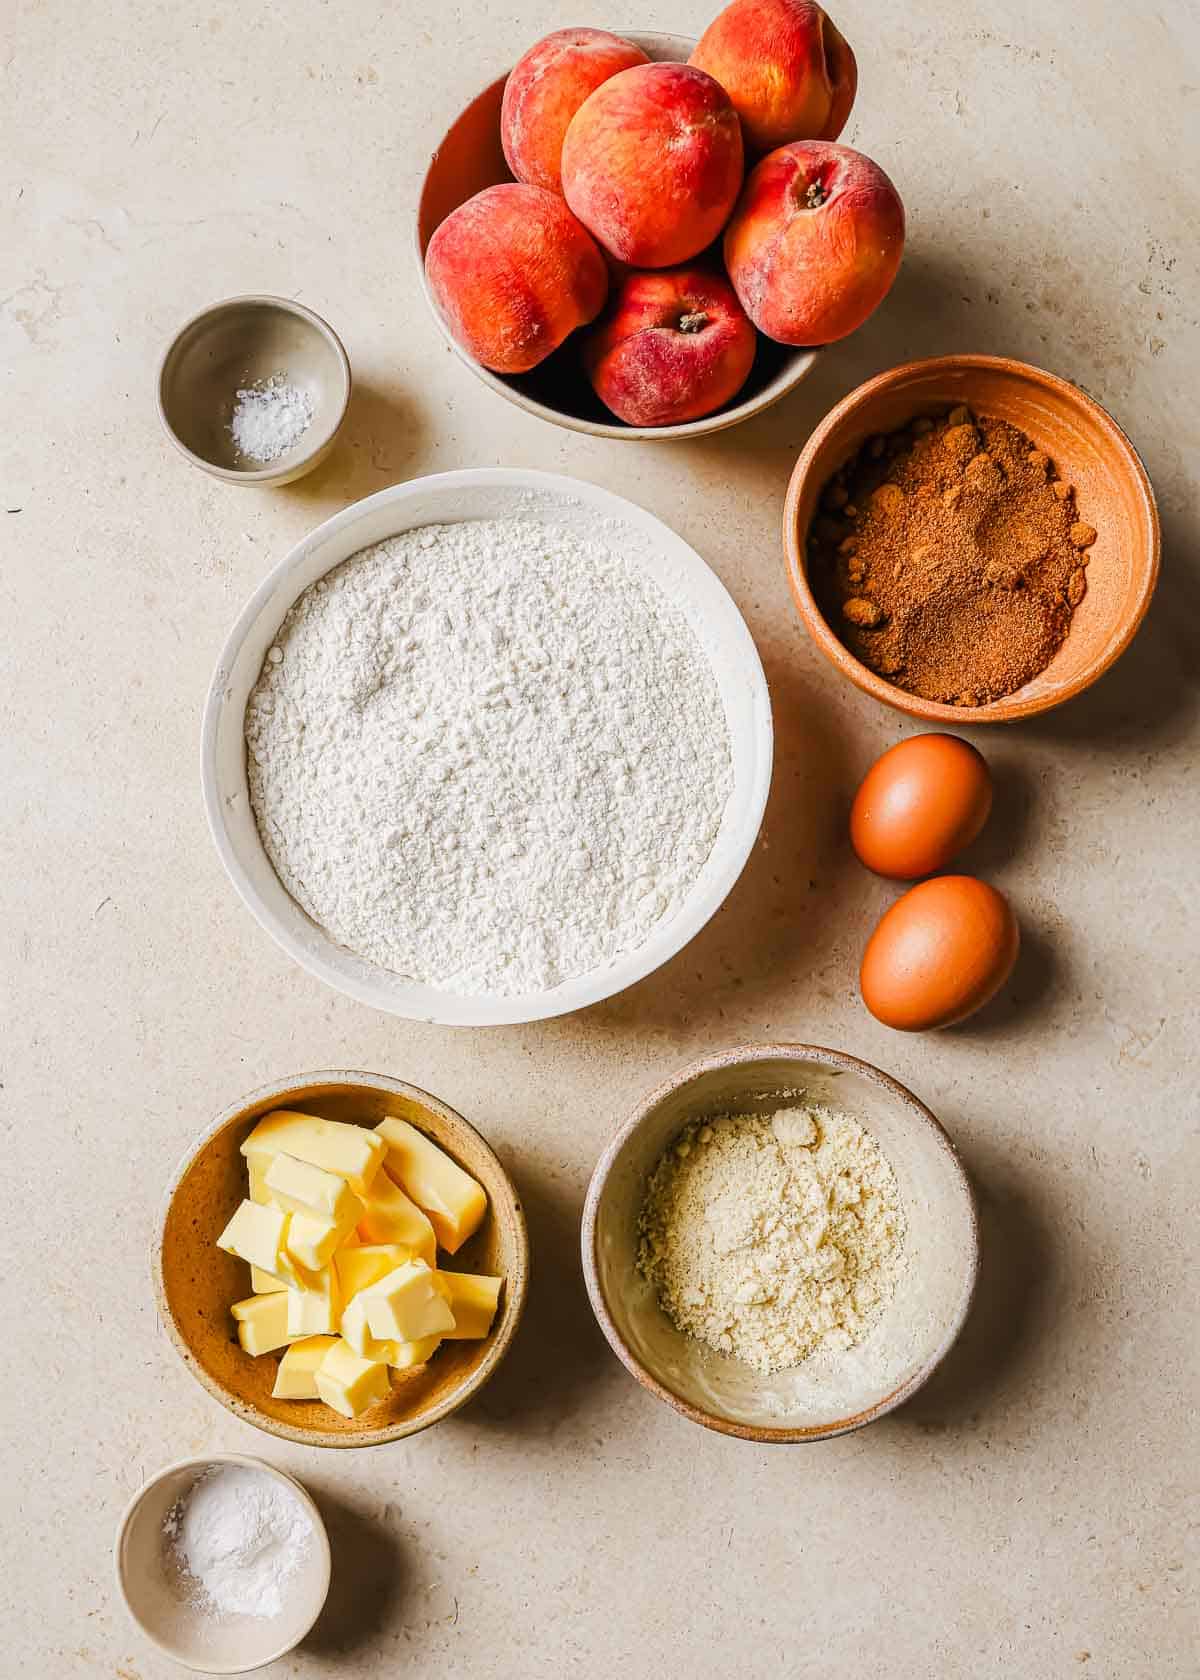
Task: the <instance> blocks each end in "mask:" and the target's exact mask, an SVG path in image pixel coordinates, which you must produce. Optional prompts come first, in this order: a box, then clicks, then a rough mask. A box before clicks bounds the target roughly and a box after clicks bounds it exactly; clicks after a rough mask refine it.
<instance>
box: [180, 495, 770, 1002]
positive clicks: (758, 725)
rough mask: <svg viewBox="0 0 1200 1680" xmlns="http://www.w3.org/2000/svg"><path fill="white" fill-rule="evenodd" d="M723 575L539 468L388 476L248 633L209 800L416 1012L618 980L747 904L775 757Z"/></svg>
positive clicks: (307, 915)
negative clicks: (745, 873)
mask: <svg viewBox="0 0 1200 1680" xmlns="http://www.w3.org/2000/svg"><path fill="white" fill-rule="evenodd" d="M771 757H772V728H771V712H770V702H769V698H768V694H767V686H766V680H765V678H764V676H763V671H762V665H761V662H760V660H759V657H758V653H757V650H756V649H755V646H754V643H753V641H752V639H751V637H750V634H749V631H748V630H747V628H746V625H745V623H744V622H743V620H742V617H741V615H740V613H739V612H738V610H737V608H736V606H735V605H734V603H733V601H732V600H731V599H730V597H729V595H728V593H727V592H726V590H725V588H724V587H723V585H722V584H721V583H720V581H719V580H718V578H717V577H716V576H715V574H714V573H713V572H712V571H711V570H710V569H709V567H708V566H707V565H706V564H705V563H704V561H703V560H701V558H700V557H699V555H698V554H697V553H696V552H695V551H694V550H693V549H692V548H690V547H689V546H688V545H687V544H686V543H685V542H683V541H682V539H681V538H680V537H678V536H677V535H676V534H675V533H674V532H673V531H671V530H670V529H669V528H668V527H667V526H665V525H664V524H662V522H661V521H660V520H658V519H655V518H654V517H653V516H652V515H651V514H649V513H647V512H645V511H644V510H643V509H642V508H639V507H636V506H635V505H634V504H633V503H631V502H627V501H625V500H624V499H623V498H622V497H620V496H615V495H613V494H612V493H611V492H609V491H606V490H601V489H599V488H597V487H596V486H594V485H590V484H585V483H582V482H580V481H579V480H576V479H570V478H563V477H559V476H558V475H556V474H552V473H542V472H532V471H525V470H522V469H518V468H472V469H467V470H463V471H460V472H450V473H440V474H437V475H435V476H433V477H429V478H421V479H415V480H413V481H412V482H410V483H408V484H401V485H396V486H394V487H393V488H391V489H389V490H383V491H381V492H380V493H379V494H378V495H375V496H370V497H368V498H366V500H364V501H361V502H358V503H356V504H355V505H354V506H352V507H349V508H346V509H345V510H344V511H343V512H342V513H339V514H336V515H335V516H334V517H333V518H332V519H329V520H327V521H326V522H325V523H324V524H323V525H321V526H319V527H318V528H317V529H316V530H315V531H314V532H312V534H311V535H310V536H308V537H306V538H305V539H304V540H303V541H302V542H300V543H299V544H298V545H297V546H296V547H295V548H294V549H293V550H292V552H291V553H290V554H289V555H288V556H287V558H286V559H285V560H283V561H282V562H281V563H280V565H279V566H277V567H276V569H275V570H274V571H273V572H272V573H271V574H270V576H269V577H267V578H266V579H265V580H264V582H263V583H262V585H261V586H260V588H259V589H258V590H257V591H256V593H255V594H254V596H253V597H252V599H251V600H250V601H249V602H248V603H247V605H246V607H245V609H244V610H243V612H242V613H241V615H240V617H239V618H238V621H237V623H236V624H235V625H234V627H233V630H232V632H231V633H230V636H229V639H228V641H227V642H226V645H225V647H224V650H223V651H222V654H221V658H220V661H219V663H218V666H217V669H216V672H215V674H214V677H213V682H212V686H211V689H210V691H209V695H208V700H207V703H206V706H205V712H204V722H203V734H202V774H203V787H204V799H205V806H206V809H207V812H208V819H209V824H210V826H211V829H212V833H213V838H214V840H215V842H216V846H217V850H218V852H219V854H220V857H221V861H222V863H223V864H224V866H225V868H226V870H227V872H228V874H229V877H230V879H231V880H232V882H233V884H234V886H235V887H236V888H237V890H238V892H239V893H240V894H241V896H242V898H243V899H244V901H245V903H246V904H247V905H248V906H249V908H250V909H251V911H252V912H253V913H254V915H255V917H256V918H257V919H258V921H259V922H260V923H261V924H262V926H263V927H264V928H265V929H266V930H267V932H268V933H269V934H270V935H271V936H272V938H274V939H275V940H276V941H277V942H278V944H279V945H281V946H282V947H283V949H284V950H285V951H287V953H288V954H289V955H290V956H291V957H293V958H294V959H295V960H296V961H297V962H298V963H300V965H301V966H302V967H303V968H306V969H307V970H308V971H309V972H310V973H311V974H314V975H316V976H317V977H318V978H319V979H321V980H324V981H325V982H326V983H327V984H329V985H331V986H333V987H335V988H336V989H337V990H339V991H342V992H345V993H347V994H348V995H349V996H351V997H354V998H357V999H359V1001H360V1002H363V1003H367V1004H371V1005H372V1006H373V1007H375V1008H377V1009H383V1010H387V1011H390V1012H391V1013H393V1014H397V1015H402V1016H406V1017H408V1018H410V1019H413V1020H424V1021H435V1022H440V1023H443V1024H447V1025H463V1026H489V1025H502V1024H506V1023H514V1022H522V1021H533V1020H541V1019H545V1018H547V1017H549V1016H553V1015H561V1014H565V1013H567V1012H568V1011H570V1010H574V1009H581V1008H584V1007H585V1006H587V1005H588V1004H592V1003H596V1002H598V1001H599V1000H600V999H602V998H606V997H610V996H612V995H613V994H614V993H616V992H619V991H622V990H623V989H624V988H625V987H626V986H630V985H632V984H633V983H634V982H635V981H637V980H640V979H642V978H643V977H644V976H645V975H647V974H649V973H651V972H652V971H653V970H654V969H656V968H658V967H659V966H660V965H661V964H662V963H665V962H666V961H667V960H668V959H669V958H670V957H672V956H674V955H675V953H676V952H677V951H679V950H681V949H682V947H683V946H684V945H686V944H687V943H688V941H689V940H690V939H692V938H693V937H694V936H695V934H696V933H697V932H698V931H699V930H700V929H701V928H702V927H703V926H704V924H705V923H706V922H707V921H708V920H709V918H710V917H711V916H712V915H713V914H714V912H715V911H716V910H717V909H718V908H719V907H720V905H721V904H722V902H723V901H724V900H725V898H726V897H727V895H728V893H729V892H730V890H731V888H732V887H733V885H734V882H735V881H736V880H737V878H738V876H739V875H740V874H741V871H742V868H743V866H744V865H745V863H746V860H747V858H748V856H749V854H750V851H751V848H752V847H753V845H754V841H755V838H756V836H757V834H758V829H759V825H760V822H761V820H762V814H763V808H764V806H765V804H766V798H767V792H768V789H769V786H770V779H771Z"/></svg>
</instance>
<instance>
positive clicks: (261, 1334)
mask: <svg viewBox="0 0 1200 1680" xmlns="http://www.w3.org/2000/svg"><path fill="white" fill-rule="evenodd" d="M229 1310H230V1312H231V1313H232V1314H233V1316H234V1318H236V1319H237V1327H238V1341H239V1342H240V1343H241V1344H242V1346H243V1348H245V1350H246V1352H247V1353H253V1354H256V1355H257V1354H260V1353H271V1352H273V1350H274V1349H275V1348H279V1347H283V1346H284V1344H285V1343H286V1342H288V1341H289V1340H290V1339H291V1338H290V1335H289V1332H288V1327H287V1325H288V1301H287V1292H286V1291H284V1292H280V1293H277V1294H274V1295H249V1296H247V1298H246V1299H245V1300H244V1301H235V1302H234V1303H233V1305H232V1307H230V1309H229Z"/></svg>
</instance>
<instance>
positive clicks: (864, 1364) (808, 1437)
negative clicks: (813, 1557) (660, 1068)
mask: <svg viewBox="0 0 1200 1680" xmlns="http://www.w3.org/2000/svg"><path fill="white" fill-rule="evenodd" d="M804 1100H808V1101H810V1102H815V1103H821V1104H825V1105H827V1106H828V1107H830V1108H832V1109H837V1110H841V1111H842V1112H843V1113H847V1114H849V1115H851V1116H852V1117H853V1118H854V1119H856V1120H858V1121H859V1122H860V1123H861V1124H862V1125H863V1126H864V1127H865V1128H866V1129H867V1130H868V1131H870V1132H871V1133H872V1134H873V1135H874V1137H875V1139H876V1140H877V1142H878V1144H879V1147H880V1149H881V1150H882V1151H883V1153H884V1155H885V1156H886V1157H887V1159H888V1160H889V1161H890V1162H891V1165H892V1167H893V1169H894V1171H895V1174H896V1179H897V1183H898V1186H899V1191H900V1199H901V1204H902V1207H903V1211H904V1216H905V1221H906V1235H905V1255H906V1260H905V1265H904V1268H903V1270H902V1271H901V1273H900V1275H899V1277H898V1279H897V1282H896V1289H895V1293H894V1295H893V1296H892V1298H891V1300H890V1301H889V1302H888V1303H887V1304H886V1306H885V1307H884V1308H883V1309H882V1310H881V1312H880V1314H879V1317H878V1318H877V1319H876V1321H875V1322H874V1323H873V1324H872V1325H871V1327H870V1328H869V1331H868V1333H867V1335H866V1336H865V1337H864V1339H863V1340H862V1341H861V1342H859V1343H858V1344H857V1345H856V1346H855V1347H852V1348H848V1349H845V1350H843V1351H839V1352H835V1353H824V1352H819V1353H817V1354H814V1355H812V1356H810V1358H808V1359H806V1360H804V1361H803V1362H802V1363H801V1364H800V1365H797V1366H795V1367H793V1368H792V1369H790V1370H785V1371H780V1372H777V1373H775V1374H774V1375H772V1376H764V1375H762V1374H761V1373H759V1372H758V1371H755V1370H753V1369H752V1368H751V1367H750V1366H748V1365H744V1364H742V1363H741V1362H740V1361H739V1360H736V1359H731V1358H727V1357H725V1356H723V1355H721V1354H719V1353H716V1352H715V1351H714V1350H713V1349H711V1348H709V1347H708V1346H706V1345H705V1344H704V1343H702V1342H700V1341H698V1340H696V1339H695V1338H693V1337H691V1336H685V1335H684V1334H683V1333H682V1332H681V1331H679V1330H677V1329H676V1328H675V1327H674V1325H673V1324H672V1323H671V1322H670V1321H669V1319H668V1318H667V1317H666V1315H665V1314H664V1313H663V1311H662V1309H661V1307H660V1306H659V1304H658V1300H657V1298H656V1296H655V1293H654V1290H653V1288H652V1287H651V1285H650V1284H648V1283H647V1282H646V1280H645V1279H644V1278H643V1277H642V1276H641V1274H640V1273H639V1271H638V1269H637V1254H638V1240H639V1239H638V1215H639V1213H640V1211H641V1207H642V1202H643V1198H644V1196H645V1192H646V1185H647V1182H648V1180H649V1178H650V1175H651V1173H652V1172H653V1170H654V1168H655V1166H656V1164H657V1162H658V1160H659V1157H660V1156H661V1155H662V1153H663V1151H664V1150H665V1149H666V1148H667V1147H668V1145H669V1144H670V1143H671V1142H672V1140H673V1139H674V1138H675V1137H676V1136H678V1134H679V1133H680V1132H681V1131H682V1130H683V1128H684V1127H685V1126H686V1125H687V1124H688V1123H689V1121H692V1120H696V1119H700V1118H708V1119H711V1118H713V1117H715V1116H718V1115H722V1114H749V1113H756V1114H772V1113H774V1112H775V1111H776V1110H777V1109H779V1108H780V1107H786V1106H790V1105H791V1104H793V1103H795V1102H797V1101H801V1102H802V1101H804ZM582 1247H583V1269H584V1276H585V1279H586V1281H587V1288H588V1295H589V1296H590V1298H591V1303H592V1308H593V1310H594V1312H595V1314H596V1317H597V1319H598V1320H599V1322H600V1328H601V1329H602V1330H603V1332H604V1334H605V1336H606V1337H607V1338H608V1342H609V1344H610V1346H611V1347H612V1349H613V1352H614V1353H615V1354H616V1355H617V1357H618V1359H620V1360H621V1362H622V1364H623V1365H624V1366H625V1367H626V1369H627V1370H628V1371H630V1372H631V1374H632V1375H633V1376H634V1377H636V1378H637V1380H638V1382H640V1383H641V1384H642V1386H643V1387H644V1388H646V1389H648V1390H649V1391H650V1393H651V1394H654V1395H656V1396H657V1398H658V1399H660V1400H665V1401H666V1403H667V1404H668V1405H669V1406H673V1407H674V1408H675V1410H676V1411H678V1412H681V1413H682V1414H683V1415H684V1417H686V1418H690V1419H691V1421H692V1422H693V1423H699V1424H703V1425H704V1426H705V1427H706V1428H708V1429H714V1430H717V1431H719V1432H720V1433H721V1434H724V1435H734V1436H738V1437H740V1438H741V1439H742V1440H747V1441H758V1442H767V1443H772V1442H792V1441H819V1440H824V1439H826V1438H828V1437H830V1436H834V1435H844V1434H846V1433H848V1432H849V1431H850V1430H852V1429H860V1428H861V1427H862V1426H863V1425H864V1424H867V1423H871V1422H873V1421H874V1420H875V1419H876V1418H880V1417H882V1416H883V1415H884V1414H885V1413H886V1412H890V1411H892V1410H893V1409H894V1408H895V1407H896V1406H899V1405H900V1404H901V1403H902V1402H903V1401H905V1400H907V1399H908V1398H909V1397H910V1396H911V1395H912V1394H914V1393H915V1392H916V1391H917V1389H918V1388H920V1386H921V1384H922V1383H923V1382H925V1381H926V1379H927V1378H928V1377H929V1376H930V1375H931V1374H932V1373H933V1371H934V1370H935V1369H936V1368H937V1366H938V1364H939V1363H940V1362H941V1360H942V1359H943V1358H944V1357H945V1355H946V1353H947V1352H948V1351H949V1349H950V1348H951V1346H952V1345H953V1343H954V1340H955V1338H956V1337H957V1335H958V1333H959V1331H960V1330H961V1328H962V1326H963V1323H964V1322H965V1320H966V1316H967V1312H968V1309H969V1307H970V1303H971V1296H972V1293H973V1290H974V1287H975V1278H976V1274H977V1272H978V1267H979V1231H978V1222H977V1218H976V1211H975V1200H974V1196H973V1194H972V1192H971V1187H970V1184H969V1182H968V1179H967V1175H966V1173H965V1171H964V1169H963V1166H962V1163H961V1162H960V1160H959V1158H958V1154H957V1152H956V1150H955V1148H954V1146H953V1144H952V1143H951V1142H950V1139H949V1138H948V1137H947V1136H946V1134H945V1132H944V1131H943V1130H942V1128H941V1126H940V1125H939V1124H938V1122H937V1121H936V1120H935V1119H934V1117H933V1115H932V1114H931V1113H930V1112H929V1110H928V1109H927V1108H926V1107H925V1105H924V1104H923V1103H921V1102H919V1101H918V1100H917V1098H916V1097H914V1096H913V1094H912V1093H911V1091H908V1090H906V1089H905V1087H904V1086H903V1085H901V1084H899V1083H898V1082H897V1081H896V1080H895V1079H892V1078H891V1077H890V1076H889V1075H888V1074H886V1073H882V1072H881V1071H880V1070H879V1069H878V1068H876V1067H872V1066H871V1064H870V1063H869V1062H863V1061H860V1060H859V1059H858V1058H857V1057H855V1056H848V1055H845V1054H843V1053H842V1052H841V1051H838V1050H824V1049H821V1048H820V1047H819V1046H816V1045H811V1044H765V1045H752V1046H747V1047H744V1048H739V1049H734V1050H725V1051H721V1052H720V1053H718V1054H716V1055H713V1056H709V1057H706V1058H705V1059H704V1060H703V1061H700V1062H696V1063H694V1064H693V1065H692V1066H691V1067H687V1068H685V1069H684V1070H683V1071H682V1072H681V1073H679V1074H676V1075H675V1076H674V1078H672V1079H669V1080H667V1082H666V1083H665V1084H663V1085H660V1086H659V1087H658V1089H657V1090H655V1091H653V1092H651V1094H650V1095H649V1097H647V1098H646V1099H645V1101H644V1102H642V1103H641V1104H639V1106H638V1107H637V1108H636V1109H635V1110H634V1112H633V1114H632V1115H631V1116H630V1118H629V1119H628V1120H627V1121H626V1122H625V1124H624V1125H623V1126H622V1127H621V1128H620V1130H619V1131H618V1132H617V1134H616V1136H615V1137H614V1138H613V1139H612V1141H611V1143H610V1144H609V1145H608V1148H607V1149H606V1150H605V1151H604V1154H603V1155H602V1156H601V1157H600V1160H599V1162H598V1163H597V1165H596V1169H595V1172H594V1173H593V1174H592V1180H591V1184H590V1185H589V1187H588V1194H587V1201H586V1203H585V1205H584V1215H583V1230H582Z"/></svg>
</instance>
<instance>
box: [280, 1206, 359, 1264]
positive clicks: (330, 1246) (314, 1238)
mask: <svg viewBox="0 0 1200 1680" xmlns="http://www.w3.org/2000/svg"><path fill="white" fill-rule="evenodd" d="M358 1205H359V1206H361V1205H362V1204H361V1203H358ZM353 1229H354V1227H353V1225H352V1224H351V1225H345V1224H343V1223H342V1222H341V1221H340V1220H337V1219H322V1218H321V1216H320V1215H319V1214H316V1213H293V1214H291V1215H289V1217H288V1230H287V1252H288V1255H289V1257H290V1258H291V1259H292V1260H293V1261H294V1262H295V1263H296V1265H297V1266H300V1267H302V1268H303V1269H304V1271H306V1272H319V1271H321V1270H322V1268H323V1267H325V1266H328V1264H329V1262H330V1261H331V1260H332V1259H333V1256H334V1252H335V1250H336V1249H337V1248H338V1247H339V1245H340V1244H341V1241H342V1238H343V1237H344V1236H345V1235H346V1234H347V1232H348V1231H351V1230H353Z"/></svg>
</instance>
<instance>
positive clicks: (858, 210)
mask: <svg viewBox="0 0 1200 1680" xmlns="http://www.w3.org/2000/svg"><path fill="white" fill-rule="evenodd" d="M903 250H904V206H903V205H902V204H901V202H900V195H899V194H898V193H897V191H896V189H895V187H894V186H893V185H892V183H891V182H890V181H889V180H888V178H887V176H886V175H885V174H884V172H883V170H882V169H880V167H879V165H878V164H877V163H872V162H871V159H870V158H868V157H864V156H863V155H862V153H861V152H855V151H851V149H850V147H849V146H834V145H831V144H829V143H828V142H825V141H821V140H800V141H797V142H795V143H794V144H793V145H790V146H781V147H780V148H779V149H778V151H774V152H771V153H770V154H769V155H768V156H767V157H765V158H763V160H762V162H761V163H760V164H759V165H758V166H757V168H755V169H754V170H752V171H751V174H750V177H749V179H748V180H747V182H746V185H745V188H744V190H743V192H742V196H741V199H740V200H739V202H738V207H737V209H736V210H735V211H734V214H733V218H732V220H731V221H730V223H729V227H728V228H727V229H726V232H725V266H726V268H727V269H728V271H729V278H730V279H731V280H732V282H733V286H734V290H735V291H736V292H737V295H738V298H739V300H740V301H741V305H742V308H743V309H744V310H745V311H746V313H747V315H749V317H750V319H751V320H752V321H753V322H754V324H755V326H756V327H758V329H759V330H760V332H764V333H766V334H767V336H768V338H774V339H778V340H779V342H780V343H782V344H808V345H816V344H831V343H832V342H833V341H834V340H835V339H838V338H845V336H846V334H847V333H852V332H853V331H854V329H855V328H856V327H859V326H861V325H862V323H863V322H864V321H865V320H866V318H867V316H868V315H870V314H871V312H872V310H874V309H875V308H876V307H877V306H878V305H879V304H880V303H881V302H882V301H883V299H884V298H885V297H886V296H887V293H888V291H889V290H890V288H891V284H892V281H893V280H894V279H895V278H896V271H897V270H898V269H899V267H900V257H901V255H902V253H903Z"/></svg>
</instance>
